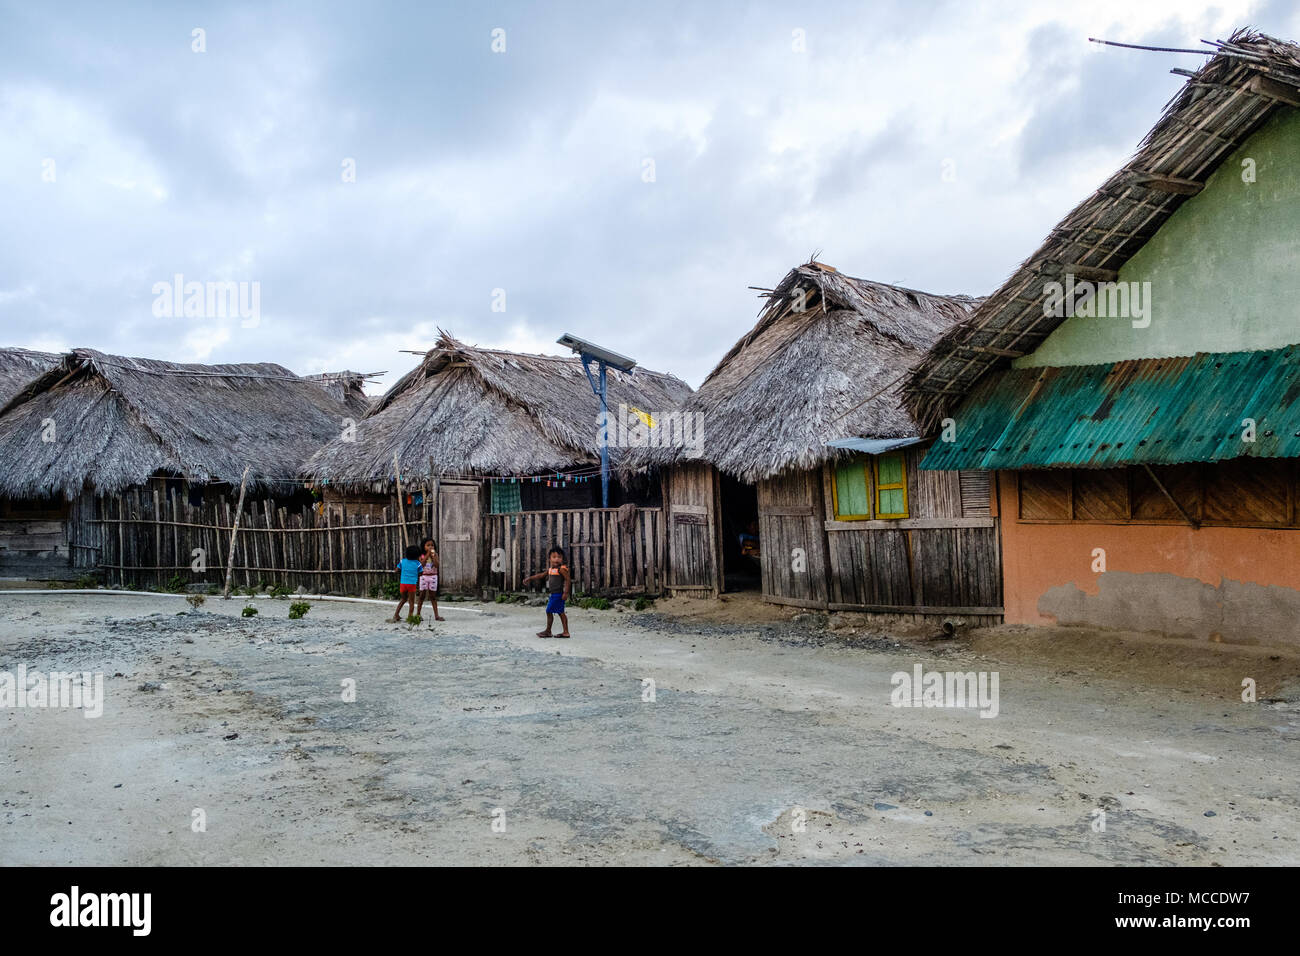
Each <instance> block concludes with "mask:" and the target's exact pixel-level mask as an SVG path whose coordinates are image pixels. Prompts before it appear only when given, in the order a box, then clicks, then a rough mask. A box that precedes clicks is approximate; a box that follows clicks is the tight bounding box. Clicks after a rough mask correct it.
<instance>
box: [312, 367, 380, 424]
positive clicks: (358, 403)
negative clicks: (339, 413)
mask: <svg viewBox="0 0 1300 956" xmlns="http://www.w3.org/2000/svg"><path fill="white" fill-rule="evenodd" d="M383 374H384V373H383V372H352V371H347V370H345V371H342V372H321V373H319V374H317V375H304V376H303V378H305V379H306V380H307V381H309V382H315V383H316V384H318V385H320V387H321V388H323V389H325V391H326V393H327V394H328V395H329V396H330V397H331V398H332V399H334V401H336V402H342V403H343V404H344V405H346V406H347V407H348V408H349V409H350V410H351V411H352V415H353V417H354V418H361V417H362V416H364V415H365V414H366V412H368V411H370V406H371V404H372V403H373V401H374V399H372V398H371V397H370V396H369V395H367V394H366V389H365V385H366V382H367V381H369V380H370V379H372V378H375V377H376V376H379V375H383Z"/></svg>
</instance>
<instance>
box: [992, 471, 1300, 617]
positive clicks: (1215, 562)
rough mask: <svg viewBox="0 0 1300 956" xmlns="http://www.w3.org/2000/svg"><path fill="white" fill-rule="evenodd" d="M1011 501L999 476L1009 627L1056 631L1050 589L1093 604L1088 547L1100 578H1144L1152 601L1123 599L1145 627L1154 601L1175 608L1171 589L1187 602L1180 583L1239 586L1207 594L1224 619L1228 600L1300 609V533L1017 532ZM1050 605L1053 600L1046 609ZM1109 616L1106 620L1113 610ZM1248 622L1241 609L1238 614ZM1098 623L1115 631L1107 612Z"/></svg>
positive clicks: (1171, 528)
mask: <svg viewBox="0 0 1300 956" xmlns="http://www.w3.org/2000/svg"><path fill="white" fill-rule="evenodd" d="M1016 495H1017V491H1016V480H1015V474H1014V473H1011V472H1000V473H999V474H998V497H999V499H1000V505H1001V508H1000V511H1001V514H1002V520H1001V526H1002V567H1003V572H1002V573H1003V586H1004V602H1003V603H1004V605H1005V608H1006V621H1007V623H1009V624H1010V623H1020V624H1050V623H1054V620H1055V619H1054V618H1053V617H1052V616H1050V615H1046V614H1044V613H1042V611H1041V609H1040V600H1042V599H1043V598H1044V596H1045V595H1047V594H1048V592H1049V591H1051V590H1052V589H1053V588H1062V587H1063V586H1069V585H1071V584H1073V585H1074V586H1076V587H1077V588H1078V589H1079V590H1080V591H1082V592H1084V594H1085V595H1088V596H1089V597H1096V596H1097V595H1098V594H1099V591H1100V590H1101V580H1100V579H1101V578H1102V575H1100V574H1098V573H1096V572H1094V571H1093V570H1092V564H1093V560H1094V559H1093V553H1092V552H1093V549H1094V548H1103V549H1105V552H1106V573H1108V574H1114V573H1115V572H1119V573H1120V574H1119V575H1117V577H1116V579H1115V580H1117V581H1119V580H1126V579H1127V580H1130V581H1132V580H1133V579H1132V578H1131V577H1127V578H1126V576H1134V575H1143V576H1145V577H1144V579H1143V580H1144V581H1146V582H1148V584H1149V587H1150V593H1149V600H1143V594H1142V591H1141V589H1140V587H1139V589H1138V590H1137V591H1136V593H1130V595H1129V596H1128V600H1129V601H1130V604H1131V606H1132V611H1133V614H1134V616H1135V617H1140V618H1143V621H1142V624H1143V626H1146V625H1149V624H1150V621H1151V620H1152V619H1153V615H1154V618H1155V619H1158V618H1159V615H1160V613H1161V612H1160V610H1159V606H1160V602H1161V601H1177V600H1178V598H1176V597H1175V596H1174V592H1173V591H1172V590H1171V588H1170V584H1171V583H1172V584H1173V585H1174V586H1175V587H1184V591H1183V592H1182V593H1183V594H1186V593H1188V592H1187V591H1186V590H1185V585H1193V584H1194V582H1197V581H1199V582H1202V583H1203V584H1205V585H1209V586H1211V588H1215V589H1219V588H1224V587H1226V585H1225V582H1241V583H1242V584H1244V585H1245V586H1246V588H1245V589H1244V590H1243V589H1242V588H1237V589H1236V591H1235V592H1234V593H1233V595H1232V598H1231V602H1225V601H1224V600H1223V599H1221V598H1218V597H1216V596H1214V595H1211V597H1210V600H1211V601H1212V602H1213V606H1214V608H1217V609H1218V611H1219V612H1221V613H1222V612H1224V610H1225V606H1226V605H1227V604H1228V603H1232V605H1233V612H1234V613H1235V614H1236V615H1237V617H1238V618H1241V617H1242V616H1243V615H1242V614H1240V613H1237V604H1236V603H1235V602H1238V601H1242V602H1251V601H1253V602H1254V605H1255V606H1258V605H1259V604H1260V603H1261V602H1260V601H1259V600H1258V597H1257V596H1258V595H1260V594H1269V596H1270V599H1278V598H1280V599H1281V600H1282V601H1284V602H1286V605H1287V606H1294V604H1295V602H1297V601H1300V530H1273V529H1266V528H1216V527H1204V528H1201V529H1200V530H1193V529H1192V528H1190V527H1188V526H1187V525H1181V524H1179V525H1175V524H1159V525H1156V524H1085V523H1074V522H1071V523H1061V524H1022V523H1020V521H1019V520H1018V518H1017V516H1018V514H1019V507H1018V502H1017V500H1016ZM1168 576H1173V577H1172V578H1171V577H1168ZM1174 578H1177V579H1182V581H1181V582H1180V581H1175V580H1174ZM1108 583H1110V582H1108ZM1256 586H1257V587H1256ZM1234 587H1235V585H1234ZM1264 589H1288V590H1281V591H1271V590H1264ZM1194 590H1195V589H1194ZM1201 590H1202V591H1204V589H1201ZM1246 592H1248V593H1246ZM1293 592H1294V593H1293ZM1060 593H1062V592H1060V591H1058V592H1056V594H1058V595H1059V594H1060ZM1207 593H1208V592H1207ZM1216 593H1217V592H1216ZM1054 600H1055V598H1050V599H1049V601H1048V602H1047V603H1049V604H1051V603H1052V601H1054ZM1079 606H1081V607H1091V608H1096V607H1098V606H1099V605H1098V604H1097V602H1091V603H1089V601H1088V599H1082V603H1081V604H1079ZM1193 610H1195V609H1193ZM1108 611H1109V612H1113V611H1114V607H1113V606H1111V607H1110V608H1109V609H1108ZM1121 614H1122V610H1121ZM1250 614H1251V611H1250V609H1249V608H1247V609H1246V612H1245V616H1246V617H1249V616H1250ZM1180 616H1181V617H1183V618H1187V617H1188V616H1189V615H1188V613H1187V612H1186V609H1183V610H1182V611H1181V612H1180V609H1178V608H1176V607H1172V608H1170V609H1169V611H1168V614H1167V617H1168V618H1170V619H1171V620H1172V619H1173V618H1176V617H1180ZM1202 616H1205V615H1204V614H1202ZM1070 623H1078V622H1070ZM1104 623H1105V624H1107V625H1110V626H1115V625H1116V623H1117V622H1116V621H1115V620H1114V618H1113V614H1112V613H1108V619H1107V620H1106V621H1105V622H1104ZM1182 623H1183V624H1184V625H1185V624H1186V623H1187V622H1186V620H1184V621H1183V622H1182ZM1278 623H1279V624H1282V622H1278ZM1121 626H1124V625H1121ZM1133 626H1138V625H1137V624H1134V625H1133ZM1216 626H1220V625H1216ZM1221 626H1223V627H1224V630H1225V632H1227V631H1232V630H1234V629H1235V630H1238V631H1240V630H1242V629H1243V623H1242V621H1241V620H1237V621H1227V622H1224V623H1223V625H1221ZM1244 626H1245V627H1246V628H1247V629H1251V628H1254V629H1261V628H1262V627H1263V625H1262V624H1260V623H1258V622H1255V621H1246V622H1245V625H1244ZM1283 626H1286V627H1287V630H1288V631H1293V630H1295V628H1296V626H1297V625H1296V622H1295V621H1294V620H1291V621H1289V622H1285V624H1283ZM1162 629H1163V628H1162ZM1169 629H1170V630H1175V631H1179V630H1188V628H1187V627H1185V626H1183V627H1174V626H1171V627H1170V628H1169ZM1192 629H1193V630H1194V628H1192ZM1208 629H1209V630H1214V629H1215V628H1214V627H1210V628H1208Z"/></svg>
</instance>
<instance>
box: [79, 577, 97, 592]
mask: <svg viewBox="0 0 1300 956" xmlns="http://www.w3.org/2000/svg"><path fill="white" fill-rule="evenodd" d="M77 587H79V588H82V589H89V588H97V587H99V581H98V580H97V579H96V578H95V577H94V576H92V575H89V574H83V575H82V576H81V577H79V578H77Z"/></svg>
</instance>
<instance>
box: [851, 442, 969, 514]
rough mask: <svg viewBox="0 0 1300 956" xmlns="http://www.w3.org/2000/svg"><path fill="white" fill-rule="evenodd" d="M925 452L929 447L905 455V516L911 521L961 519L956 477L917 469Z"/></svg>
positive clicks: (919, 447) (918, 446) (907, 451)
mask: <svg viewBox="0 0 1300 956" xmlns="http://www.w3.org/2000/svg"><path fill="white" fill-rule="evenodd" d="M928 450H929V446H928V445H926V446H921V445H913V446H912V447H910V448H908V449H906V450H905V452H904V461H905V465H906V469H907V471H906V476H907V504H908V512H909V514H910V515H911V516H912V517H913V518H960V517H961V516H962V494H961V482H960V480H959V477H958V474H959V473H958V472H955V471H922V470H921V468H920V467H919V465H920V463H921V459H922V458H924V457H925V453H926V452H927V451H928ZM873 481H874V476H873Z"/></svg>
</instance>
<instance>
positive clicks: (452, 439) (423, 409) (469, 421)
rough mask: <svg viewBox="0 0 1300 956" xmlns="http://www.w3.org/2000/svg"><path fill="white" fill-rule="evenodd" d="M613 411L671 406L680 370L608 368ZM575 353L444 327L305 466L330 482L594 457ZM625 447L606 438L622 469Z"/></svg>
mask: <svg viewBox="0 0 1300 956" xmlns="http://www.w3.org/2000/svg"><path fill="white" fill-rule="evenodd" d="M607 387H608V400H609V407H610V410H611V413H613V412H615V411H616V410H617V408H618V405H619V404H620V403H625V404H627V405H629V406H636V407H638V408H641V409H643V410H646V411H660V410H664V409H672V408H676V407H677V406H679V405H680V404H681V402H682V401H683V400H684V399H685V398H686V397H687V396H688V395H689V394H690V391H691V390H690V386H688V385H687V384H686V383H685V382H683V381H682V380H681V379H679V378H676V377H674V376H672V375H665V374H663V373H661V372H652V371H649V370H647V369H643V368H639V367H638V368H635V369H633V370H632V371H631V372H619V371H615V370H614V369H610V370H609V373H608V385H607ZM599 408H600V404H599V401H598V400H597V398H596V397H595V395H593V394H592V391H591V386H590V384H589V383H588V380H587V375H586V372H585V371H584V369H583V367H582V362H581V360H580V359H578V358H577V357H576V356H574V357H564V358H560V357H556V356H551V355H524V354H519V353H516V352H505V351H499V350H496V349H483V348H477V347H474V346H470V345H466V344H464V343H463V342H459V341H457V340H456V339H454V338H453V337H452V336H450V335H448V334H447V333H446V332H442V333H441V334H440V337H439V339H438V342H437V344H436V345H435V346H434V347H433V348H432V349H430V350H429V352H428V353H427V354H426V355H425V356H424V359H423V360H422V361H421V362H420V364H419V365H418V366H417V367H416V368H414V369H413V370H411V371H410V372H408V373H407V374H406V375H404V376H402V378H401V379H400V380H399V381H398V382H397V383H396V384H395V385H393V387H392V388H390V389H389V390H388V392H387V393H386V394H385V395H384V396H383V397H382V398H380V399H378V400H377V401H376V402H375V403H374V406H373V407H372V408H371V410H370V413H369V414H368V415H367V417H366V418H365V419H363V420H362V421H361V422H360V423H359V424H358V425H357V429H356V434H355V436H354V437H355V440H348V439H346V438H340V439H336V440H335V441H332V442H330V443H329V444H328V445H326V446H325V447H324V448H322V449H321V450H320V451H319V452H317V453H316V454H315V455H313V456H312V458H311V460H310V461H309V462H308V463H307V468H306V474H307V475H308V476H309V477H310V478H313V479H315V480H317V481H322V482H328V483H329V484H331V485H336V486H340V485H341V486H354V487H360V486H363V485H374V484H377V483H379V484H384V483H387V482H390V481H392V480H393V478H394V474H393V456H394V455H396V456H397V459H398V461H399V463H400V465H401V469H402V475H403V477H405V476H407V475H428V474H429V473H430V471H431V468H430V462H431V461H432V471H433V473H434V474H436V475H441V476H447V477H452V476H465V477H468V476H475V475H528V474H539V473H543V472H552V471H562V470H565V469H571V468H574V467H577V466H580V465H586V464H593V463H596V462H599V460H600V446H599V443H598V441H597V427H596V425H597V423H596V419H597V415H598V413H599ZM622 452H623V450H622V449H619V448H615V447H611V448H610V460H611V463H612V466H613V467H614V468H615V469H619V468H620V466H621V463H622V461H623V459H624V456H623V454H622Z"/></svg>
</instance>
